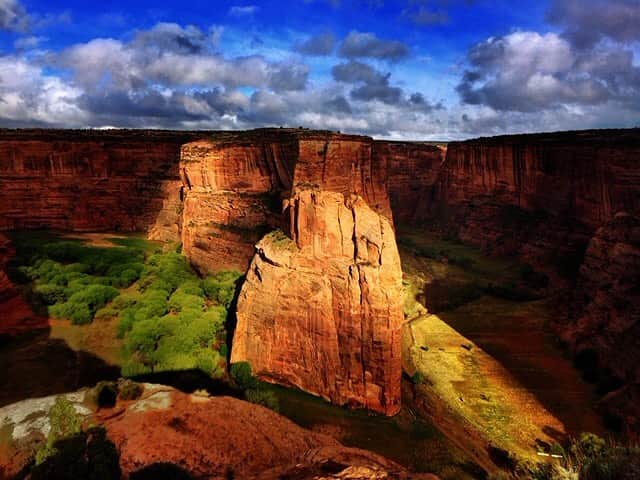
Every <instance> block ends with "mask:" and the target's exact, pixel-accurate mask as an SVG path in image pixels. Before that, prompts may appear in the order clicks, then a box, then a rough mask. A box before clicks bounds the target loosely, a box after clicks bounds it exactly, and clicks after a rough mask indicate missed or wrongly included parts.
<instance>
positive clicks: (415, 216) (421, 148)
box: [373, 141, 447, 225]
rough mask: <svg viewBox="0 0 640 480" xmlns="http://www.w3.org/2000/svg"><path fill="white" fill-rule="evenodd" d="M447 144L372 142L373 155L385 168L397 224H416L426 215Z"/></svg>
mask: <svg viewBox="0 0 640 480" xmlns="http://www.w3.org/2000/svg"><path fill="white" fill-rule="evenodd" d="M446 152H447V147H446V146H445V145H433V144H427V143H417V142H383V141H375V142H374V143H373V158H374V162H375V163H376V164H379V165H382V166H384V168H385V170H386V175H385V176H386V184H387V190H388V192H389V197H390V201H391V209H392V211H393V219H394V221H395V222H396V224H398V225H399V224H412V223H414V224H419V223H422V222H424V221H425V220H427V219H428V218H429V215H430V210H429V207H428V206H429V205H430V204H431V203H432V201H433V195H434V193H435V186H436V184H437V182H438V179H439V175H440V171H441V169H442V165H443V163H444V160H445V155H446Z"/></svg>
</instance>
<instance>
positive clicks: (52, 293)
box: [33, 283, 67, 305]
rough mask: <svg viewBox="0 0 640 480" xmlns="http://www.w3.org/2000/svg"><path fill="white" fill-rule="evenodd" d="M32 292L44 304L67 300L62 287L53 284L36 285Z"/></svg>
mask: <svg viewBox="0 0 640 480" xmlns="http://www.w3.org/2000/svg"><path fill="white" fill-rule="evenodd" d="M33 292H34V293H35V294H36V295H37V296H38V298H39V299H40V301H41V302H42V303H43V304H45V305H55V304H56V303H61V302H64V301H66V300H67V296H66V295H65V289H64V287H62V286H60V285H55V284H49V283H44V284H41V285H37V286H36V287H35V288H34V289H33Z"/></svg>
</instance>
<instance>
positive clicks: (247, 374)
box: [229, 362, 280, 412]
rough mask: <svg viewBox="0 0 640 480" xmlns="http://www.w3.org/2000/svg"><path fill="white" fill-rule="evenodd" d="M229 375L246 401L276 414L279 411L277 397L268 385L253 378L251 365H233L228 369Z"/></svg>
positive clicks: (239, 363)
mask: <svg viewBox="0 0 640 480" xmlns="http://www.w3.org/2000/svg"><path fill="white" fill-rule="evenodd" d="M229 374H230V375H231V378H232V379H233V381H234V382H235V384H236V385H237V386H238V387H240V388H241V389H242V390H244V397H245V399H246V400H247V401H249V402H251V403H255V404H257V405H262V406H263V407H267V408H270V409H271V410H274V411H276V412H278V411H280V403H279V401H278V396H277V395H276V394H275V392H274V391H273V390H272V389H271V387H270V385H268V384H266V383H264V382H261V381H259V380H258V379H257V378H256V377H254V376H253V372H252V370H251V365H250V364H249V363H248V362H237V363H234V364H233V365H231V368H230V369H229Z"/></svg>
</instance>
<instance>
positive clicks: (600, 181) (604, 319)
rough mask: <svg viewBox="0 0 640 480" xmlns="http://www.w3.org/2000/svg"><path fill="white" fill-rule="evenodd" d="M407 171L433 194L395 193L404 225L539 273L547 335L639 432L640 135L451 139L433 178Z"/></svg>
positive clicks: (606, 133)
mask: <svg viewBox="0 0 640 480" xmlns="http://www.w3.org/2000/svg"><path fill="white" fill-rule="evenodd" d="M415 168H416V169H417V170H415V171H414V172H413V173H414V175H416V176H422V177H423V178H424V179H425V180H426V183H425V184H424V185H423V187H422V188H423V190H424V189H427V188H431V196H430V197H429V198H428V199H426V200H425V196H424V193H423V191H420V190H418V191H416V192H414V191H411V190H407V189H404V191H405V192H409V193H408V196H406V197H405V199H404V200H403V203H405V204H406V205H417V209H418V210H420V214H418V215H417V217H414V218H413V219H412V218H410V217H402V218H405V220H406V219H408V220H409V221H410V222H411V223H412V224H413V227H414V228H423V227H426V228H430V227H432V226H437V228H438V229H440V230H441V231H445V232H447V233H449V234H453V235H456V236H458V237H459V238H460V239H461V240H462V241H464V242H465V243H470V244H473V245H476V246H478V247H481V248H482V249H483V250H484V251H486V252H488V253H491V254H497V255H516V256H518V257H519V258H520V259H521V260H522V261H523V262H526V263H529V264H531V265H533V266H534V267H535V268H536V269H537V270H540V271H542V272H544V273H546V274H547V275H548V276H549V278H550V280H551V285H552V286H553V287H556V291H557V288H562V289H563V291H565V292H567V293H566V298H567V300H568V301H567V302H562V305H560V306H559V309H558V311H557V315H556V317H555V318H554V319H553V321H552V324H553V327H554V329H555V330H556V332H557V333H558V335H559V336H560V337H561V338H562V339H563V340H564V341H565V342H566V343H567V345H568V346H569V347H570V349H571V350H572V351H573V352H574V353H576V354H577V355H578V358H584V357H585V356H586V357H587V358H588V363H589V364H590V365H589V368H590V369H594V370H595V371H596V372H597V373H596V374H597V375H598V376H599V382H600V388H601V389H603V390H605V391H607V390H611V389H617V388H618V387H620V388H619V390H618V391H617V392H613V393H612V394H610V395H609V396H607V397H606V399H605V400H606V401H605V403H606V404H607V405H605V407H606V408H607V409H608V411H609V412H611V411H615V412H616V414H617V415H619V417H620V418H622V423H623V424H624V425H626V426H627V427H628V428H629V429H630V430H635V431H636V432H640V409H638V407H637V402H636V400H637V399H638V398H640V368H638V360H639V359H640V344H638V342H637V338H638V335H639V334H640V331H639V330H638V329H639V328H640V314H639V312H638V308H637V305H638V300H639V295H640V294H639V288H640V287H639V285H640V263H639V258H640V257H639V251H638V240H639V238H640V237H639V235H640V230H639V229H638V217H639V216H640V129H630V130H600V131H584V132H563V133H554V134H536V135H517V136H505V137H494V138H484V139H476V140H470V141H465V142H454V143H450V144H449V145H448V147H447V153H446V159H445V161H444V162H443V163H442V165H441V166H440V168H439V169H438V171H437V172H436V173H435V180H434V176H433V175H434V170H433V168H431V166H426V167H424V165H423V168H426V170H427V171H426V172H425V171H421V170H420V164H417V165H415ZM392 195H393V194H392ZM394 213H395V211H394ZM398 217H399V216H398V215H397V216H396V218H398ZM425 219H426V221H425ZM609 404H610V405H613V407H614V408H613V409H611V408H609Z"/></svg>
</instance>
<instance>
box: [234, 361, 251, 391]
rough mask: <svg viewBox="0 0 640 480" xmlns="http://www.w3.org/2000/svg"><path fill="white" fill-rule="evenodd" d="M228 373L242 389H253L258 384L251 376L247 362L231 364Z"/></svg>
mask: <svg viewBox="0 0 640 480" xmlns="http://www.w3.org/2000/svg"><path fill="white" fill-rule="evenodd" d="M229 373H230V375H231V378H233V380H234V381H235V382H236V384H238V386H239V387H240V388H242V389H244V390H249V389H255V388H256V387H257V386H258V381H257V380H256V378H255V377H254V376H253V373H252V371H251V365H250V364H249V362H237V363H234V364H232V365H231V369H230V370H229Z"/></svg>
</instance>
